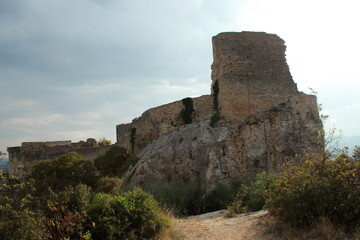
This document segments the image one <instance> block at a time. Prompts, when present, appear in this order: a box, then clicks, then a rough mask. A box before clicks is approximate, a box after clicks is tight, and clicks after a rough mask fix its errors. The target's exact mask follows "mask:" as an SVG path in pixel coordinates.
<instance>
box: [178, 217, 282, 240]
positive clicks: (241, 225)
mask: <svg viewBox="0 0 360 240" xmlns="http://www.w3.org/2000/svg"><path fill="white" fill-rule="evenodd" d="M269 218H270V216H269V214H268V212H266V211H259V212H254V213H249V214H240V215H238V216H236V217H234V218H227V217H224V211H217V212H212V213H206V214H202V215H198V216H192V217H188V218H185V219H177V220H175V222H174V225H175V227H176V229H177V230H178V231H179V232H180V233H181V234H182V236H183V239H184V240H200V239H204V240H205V239H206V240H233V239H244V240H245V239H246V240H259V239H263V240H276V239H279V238H276V237H274V234H271V233H270V232H269V231H268V230H267V229H268V228H267V227H266V226H267V221H269Z"/></svg>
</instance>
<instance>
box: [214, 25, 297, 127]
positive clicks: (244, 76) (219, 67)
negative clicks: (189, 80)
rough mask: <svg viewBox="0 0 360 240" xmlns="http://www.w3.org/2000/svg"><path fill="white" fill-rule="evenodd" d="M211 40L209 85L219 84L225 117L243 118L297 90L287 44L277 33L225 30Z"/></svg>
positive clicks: (278, 102) (222, 112)
mask: <svg viewBox="0 0 360 240" xmlns="http://www.w3.org/2000/svg"><path fill="white" fill-rule="evenodd" d="M212 43H213V56H214V62H213V64H212V76H211V77H212V85H213V86H214V85H215V84H217V85H218V88H219V93H218V102H219V111H220V113H221V116H222V117H224V118H225V119H227V120H243V119H245V118H247V117H249V116H250V115H252V114H254V113H256V112H259V111H265V110H268V109H270V108H271V107H274V106H277V105H278V104H280V103H283V102H286V99H287V97H288V96H291V95H292V96H293V95H294V94H296V93H298V90H297V86H296V84H295V83H294V81H293V79H292V76H291V74H290V71H289V67H288V65H287V63H286V59H285V49H286V46H285V44H284V41H283V40H282V39H281V38H279V37H278V36H277V35H275V34H267V33H263V32H240V33H235V32H227V33H220V34H218V35H217V36H214V37H213V39H212ZM213 94H214V89H213Z"/></svg>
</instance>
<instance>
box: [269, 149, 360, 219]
mask: <svg viewBox="0 0 360 240" xmlns="http://www.w3.org/2000/svg"><path fill="white" fill-rule="evenodd" d="M359 183H360V162H359V161H356V160H355V159H353V158H351V157H349V156H348V155H346V154H341V155H340V156H338V157H337V158H336V159H335V160H324V159H314V160H311V161H310V160H309V161H306V162H305V163H304V164H302V165H301V166H294V167H291V168H289V169H288V170H286V171H285V172H283V173H281V174H280V175H279V176H277V177H276V178H275V180H274V181H273V182H272V183H271V184H270V186H269V189H268V190H267V200H266V207H267V208H268V210H269V211H270V212H271V213H272V214H273V215H275V216H276V217H277V218H279V219H280V220H282V221H284V222H286V223H289V224H291V225H294V226H306V225H310V224H312V223H314V222H316V221H318V219H319V218H322V217H325V218H327V219H329V220H330V221H331V222H333V223H335V224H344V225H347V226H353V225H356V224H359V223H360V184H359Z"/></svg>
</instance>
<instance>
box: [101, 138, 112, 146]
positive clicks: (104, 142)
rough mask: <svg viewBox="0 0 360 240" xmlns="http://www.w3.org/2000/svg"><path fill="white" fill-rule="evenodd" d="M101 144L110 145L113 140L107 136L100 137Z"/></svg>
mask: <svg viewBox="0 0 360 240" xmlns="http://www.w3.org/2000/svg"><path fill="white" fill-rule="evenodd" d="M98 144H99V146H110V145H111V140H108V139H106V138H104V137H103V138H100V139H99V141H98Z"/></svg>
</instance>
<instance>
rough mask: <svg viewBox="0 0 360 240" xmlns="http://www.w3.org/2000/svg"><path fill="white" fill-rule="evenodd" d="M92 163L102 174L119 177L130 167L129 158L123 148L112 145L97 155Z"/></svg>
mask: <svg viewBox="0 0 360 240" xmlns="http://www.w3.org/2000/svg"><path fill="white" fill-rule="evenodd" d="M94 164H95V167H96V168H97V169H98V170H99V171H100V173H101V175H102V176H109V177H121V176H122V175H123V174H124V173H125V172H126V170H127V169H128V168H129V167H130V165H131V159H130V155H129V154H127V151H126V149H125V148H122V147H118V146H113V147H111V148H110V149H109V150H108V151H107V152H106V153H105V154H104V155H101V156H99V157H97V158H96V159H95V162H94Z"/></svg>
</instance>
